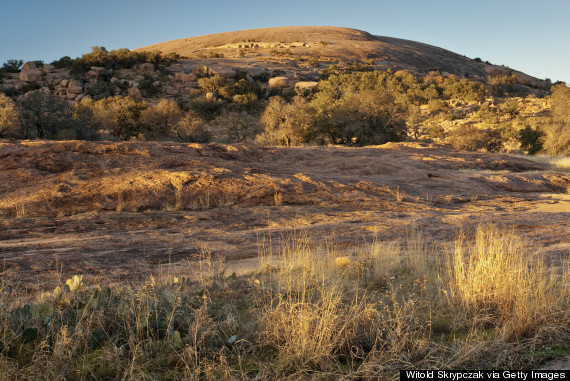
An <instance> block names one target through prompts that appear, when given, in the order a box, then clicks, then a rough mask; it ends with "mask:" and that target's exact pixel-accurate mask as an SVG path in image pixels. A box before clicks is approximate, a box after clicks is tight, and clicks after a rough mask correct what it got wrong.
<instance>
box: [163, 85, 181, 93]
mask: <svg viewBox="0 0 570 381" xmlns="http://www.w3.org/2000/svg"><path fill="white" fill-rule="evenodd" d="M165 91H166V94H167V95H176V94H178V89H177V88H176V87H174V86H166V90H165Z"/></svg>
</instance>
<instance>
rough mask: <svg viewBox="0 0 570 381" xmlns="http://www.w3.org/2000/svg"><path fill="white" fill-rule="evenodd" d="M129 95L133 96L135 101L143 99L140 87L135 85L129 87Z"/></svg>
mask: <svg viewBox="0 0 570 381" xmlns="http://www.w3.org/2000/svg"><path fill="white" fill-rule="evenodd" d="M129 97H131V98H133V99H134V100H135V101H141V100H142V99H143V95H142V91H141V89H139V88H138V87H137V86H133V87H131V88H129Z"/></svg>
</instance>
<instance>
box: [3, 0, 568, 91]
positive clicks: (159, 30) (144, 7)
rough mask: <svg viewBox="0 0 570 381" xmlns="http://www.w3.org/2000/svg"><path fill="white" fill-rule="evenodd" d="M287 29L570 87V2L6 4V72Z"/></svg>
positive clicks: (31, 0)
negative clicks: (357, 37)
mask: <svg viewBox="0 0 570 381" xmlns="http://www.w3.org/2000/svg"><path fill="white" fill-rule="evenodd" d="M277 4H281V5H277ZM291 25H332V26H343V27H350V28H356V29H361V30H365V31H367V32H370V33H372V34H376V35H383V36H390V37H398V38H405V39H410V40H415V41H420V42H424V43H428V44H431V45H436V46H440V47H442V48H445V49H449V50H451V51H454V52H456V53H459V54H463V55H466V56H468V57H471V58H475V57H480V58H482V59H483V60H489V61H490V62H492V63H495V64H502V65H507V66H510V67H511V68H513V69H517V70H521V71H523V72H526V73H528V74H530V75H533V76H536V77H538V78H543V79H544V78H550V79H551V80H553V81H556V80H561V81H565V82H567V83H570V1H568V0H544V1H539V0H533V1H529V0H493V1H491V0H471V1H469V2H466V1H461V0H455V1H448V0H439V1H438V0H431V1H427V0H398V1H396V0H391V1H384V0H376V1H369V0H352V1H349V0H343V1H339V0H327V1H321V0H317V1H311V0H304V1H299V0H288V1H283V2H279V3H277V2H269V1H260V0H241V1H239V0H233V1H225V0H218V1H204V0H201V1H182V0H161V1H149V0H138V1H133V0H114V1H110V0H100V1H84V0H51V1H46V0H41V1H39V0H25V1H21V0H0V64H1V63H3V62H5V61H6V60H8V59H10V58H17V59H23V60H33V59H41V60H44V61H45V62H50V61H52V60H54V59H58V58H60V57H62V56H65V55H68V56H71V57H72V58H75V57H77V56H80V55H81V54H83V53H86V52H89V51H90V50H91V47H92V46H95V45H99V46H105V47H106V48H107V49H109V50H111V49H118V48H129V49H135V48H138V47H142V46H145V45H150V44H153V43H157V42H163V41H168V40H173V39H177V38H183V37H190V36H199V35H203V34H210V33H218V32H227V31H232V30H242V29H253V28H265V27H272V26H291Z"/></svg>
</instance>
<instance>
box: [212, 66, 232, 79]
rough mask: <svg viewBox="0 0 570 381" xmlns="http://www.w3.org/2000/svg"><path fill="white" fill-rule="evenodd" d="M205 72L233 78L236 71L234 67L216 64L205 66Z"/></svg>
mask: <svg viewBox="0 0 570 381" xmlns="http://www.w3.org/2000/svg"><path fill="white" fill-rule="evenodd" d="M206 72H207V73H208V74H210V75H215V74H217V75H219V76H222V77H225V78H233V77H235V76H236V75H237V72H236V71H235V70H234V69H232V68H229V67H227V66H218V65H216V66H208V67H207V68H206Z"/></svg>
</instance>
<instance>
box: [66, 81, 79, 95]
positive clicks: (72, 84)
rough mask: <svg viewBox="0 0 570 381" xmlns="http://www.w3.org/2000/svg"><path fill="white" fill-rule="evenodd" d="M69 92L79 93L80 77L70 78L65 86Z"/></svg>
mask: <svg viewBox="0 0 570 381" xmlns="http://www.w3.org/2000/svg"><path fill="white" fill-rule="evenodd" d="M67 88H68V90H69V92H70V93H73V94H81V93H82V92H83V81H82V80H80V79H72V80H70V81H69V84H68V86H67Z"/></svg>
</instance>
